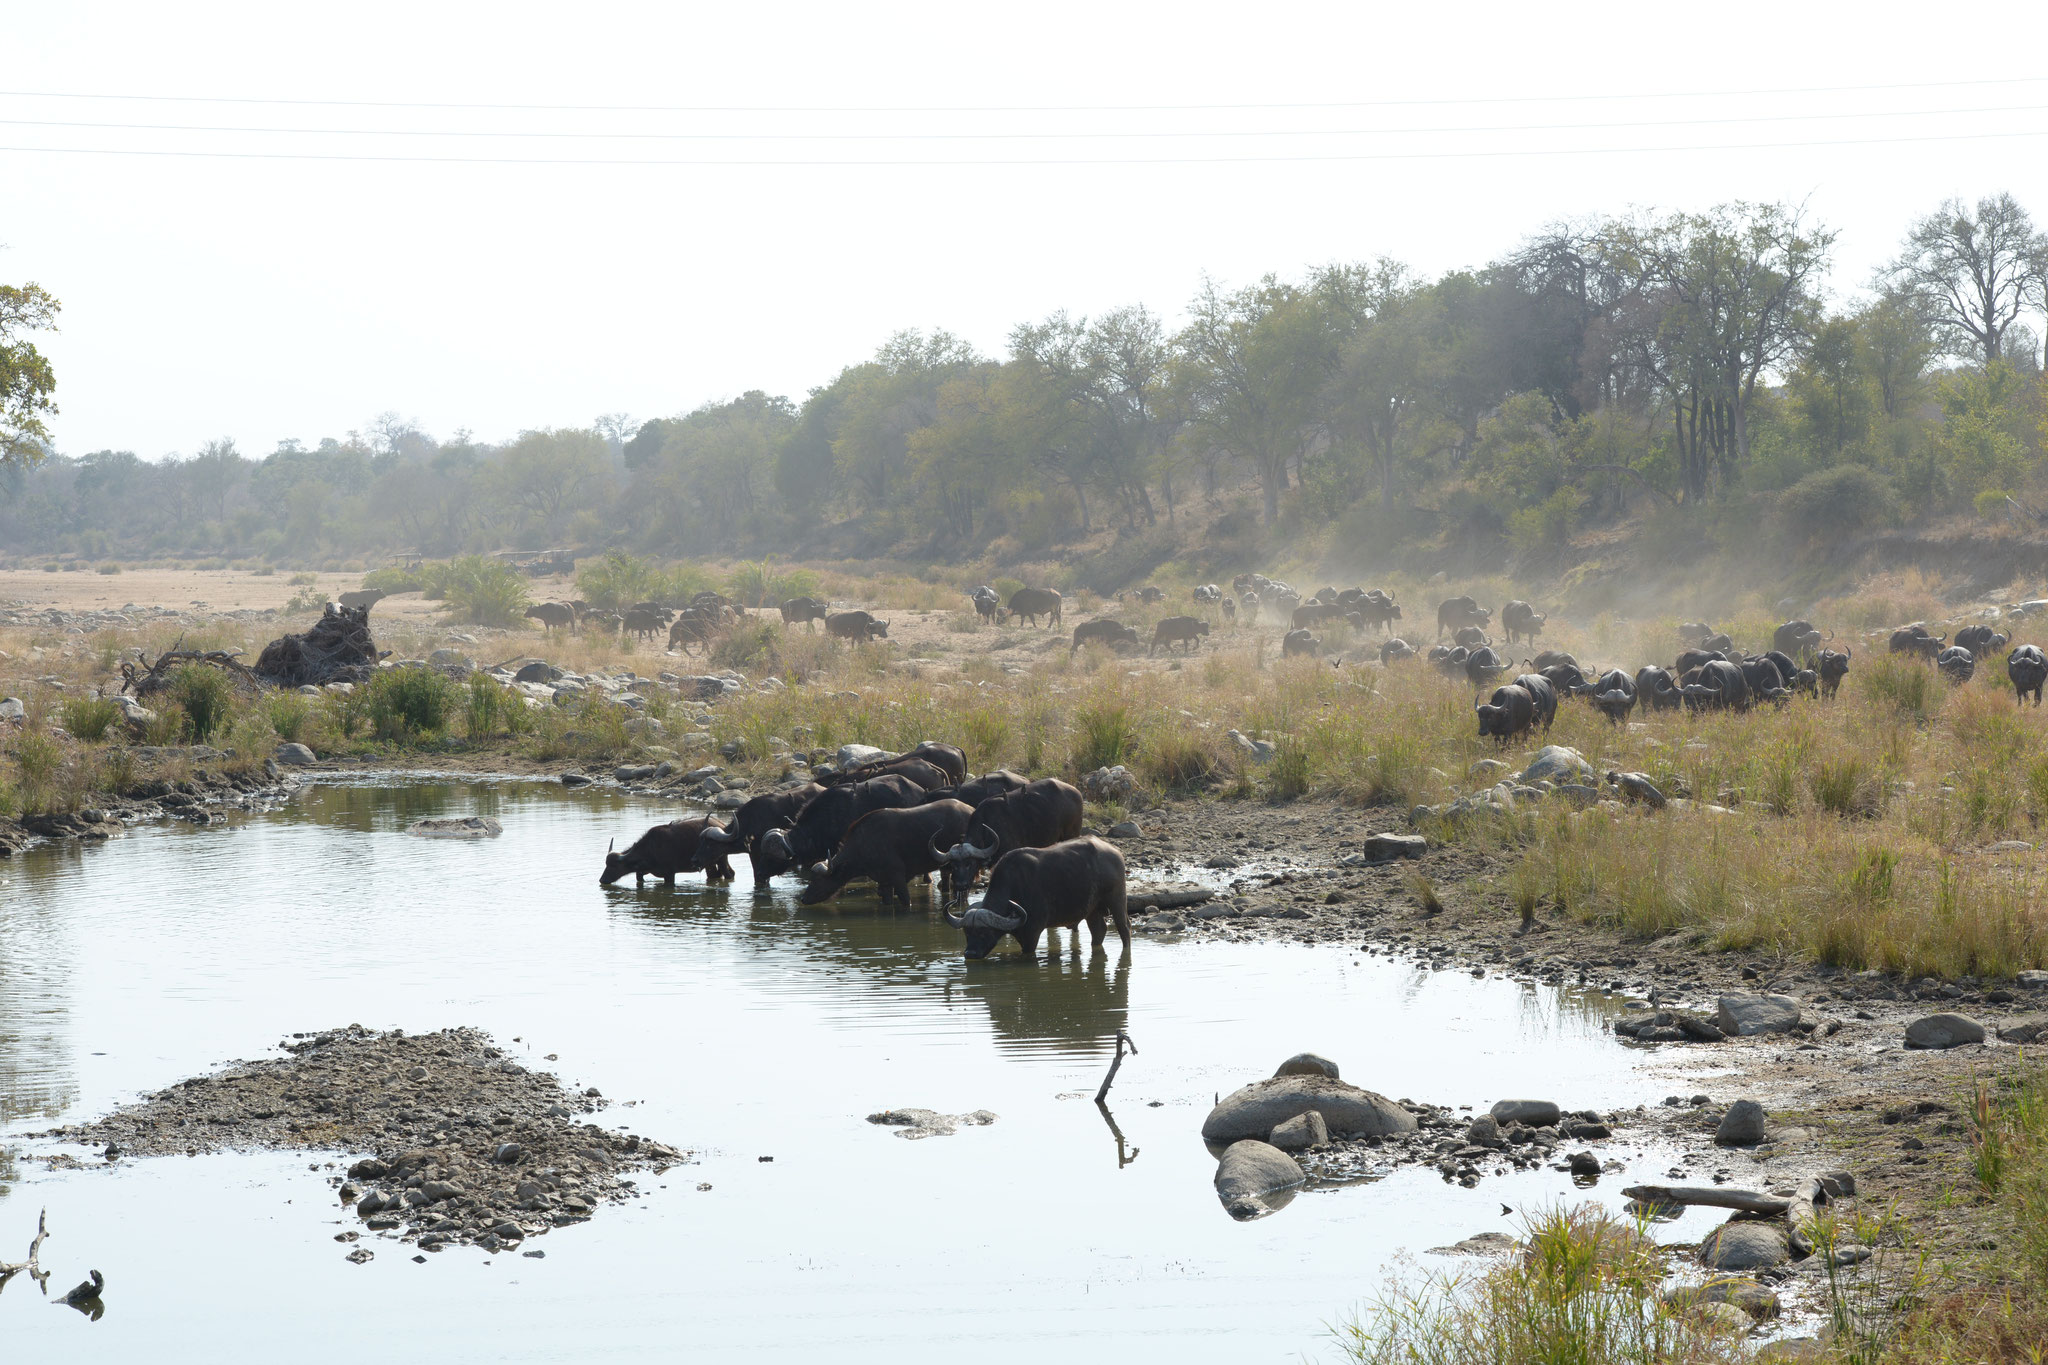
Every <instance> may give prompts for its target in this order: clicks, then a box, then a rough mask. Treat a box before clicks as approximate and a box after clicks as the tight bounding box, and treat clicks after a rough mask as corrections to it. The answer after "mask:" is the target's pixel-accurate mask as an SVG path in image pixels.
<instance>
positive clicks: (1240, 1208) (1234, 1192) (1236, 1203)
mask: <svg viewBox="0 0 2048 1365" xmlns="http://www.w3.org/2000/svg"><path fill="white" fill-rule="evenodd" d="M1307 1179H1308V1177H1307V1176H1305V1175H1303V1174H1302V1170H1301V1167H1300V1166H1299V1165H1297V1164H1296V1163H1295V1160H1294V1158H1293V1157H1291V1156H1289V1155H1287V1153H1285V1152H1283V1151H1281V1150H1280V1149H1279V1148H1278V1147H1275V1146H1273V1145H1272V1144H1271V1143H1267V1142H1259V1141H1257V1140H1255V1139H1247V1140H1246V1141H1243V1142H1233V1143H1232V1144H1230V1147H1229V1149H1228V1150H1227V1151H1225V1152H1224V1153H1223V1158H1222V1160H1220V1161H1218V1162H1217V1163H1216V1197H1217V1198H1218V1199H1221V1200H1222V1201H1223V1207H1224V1208H1225V1209H1226V1210H1228V1211H1229V1213H1230V1216H1231V1217H1232V1218H1237V1219H1248V1218H1260V1217H1263V1216H1265V1215H1266V1214H1269V1213H1271V1212H1273V1210H1274V1209H1275V1208H1278V1207H1279V1206H1280V1205H1281V1204H1284V1203H1285V1202H1286V1201H1285V1200H1275V1199H1274V1196H1275V1195H1281V1194H1286V1195H1291V1194H1292V1192H1293V1191H1295V1190H1297V1189H1299V1188H1301V1185H1302V1183H1303V1182H1304V1181H1306V1180H1307Z"/></svg>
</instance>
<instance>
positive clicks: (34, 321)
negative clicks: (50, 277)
mask: <svg viewBox="0 0 2048 1365" xmlns="http://www.w3.org/2000/svg"><path fill="white" fill-rule="evenodd" d="M62 306H63V305H61V304H59V303H58V302H57V300H56V299H55V298H54V297H52V296H51V294H50V292H49V291H48V290H46V289H44V288H43V287H42V286H41V285H38V284H22V285H12V284H0V464H5V465H15V466H26V465H33V464H36V463H38V462H39V461H41V460H42V458H43V457H44V455H46V454H47V453H48V452H49V446H50V429H49V428H48V427H47V426H45V425H44V423H43V419H44V418H45V417H50V416H55V415H56V412H57V404H56V401H55V400H54V399H53V398H52V397H51V395H52V394H54V393H55V392H56V391H57V372H56V371H55V370H54V369H52V368H51V366H50V362H49V360H48V358H47V357H45V356H44V355H43V353H42V352H40V351H38V350H37V349H36V348H35V345H34V343H32V342H30V341H29V340H28V339H27V338H26V337H25V336H24V335H23V333H26V332H47V331H54V330H55V329H56V326H57V313H58V311H59V309H61V308H62Z"/></svg>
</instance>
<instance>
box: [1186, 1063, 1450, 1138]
mask: <svg viewBox="0 0 2048 1365" xmlns="http://www.w3.org/2000/svg"><path fill="white" fill-rule="evenodd" d="M1311 1109H1313V1110H1316V1111H1318V1112H1319V1113H1321V1114H1322V1116H1323V1122H1324V1123H1325V1124H1327V1125H1328V1126H1329V1130H1330V1131H1331V1132H1333V1133H1358V1134H1361V1135H1364V1136H1367V1137H1386V1136H1389V1135H1391V1134H1394V1133H1412V1132H1414V1131H1415V1115H1413V1114H1411V1113H1409V1112H1408V1111H1407V1110H1406V1109H1403V1108H1402V1107H1401V1106H1400V1105H1398V1104H1395V1103H1394V1102H1393V1101H1392V1100H1390V1099H1388V1098H1387V1097H1386V1096H1384V1095H1376V1094H1374V1093H1373V1092H1372V1091H1370V1090H1361V1089H1359V1088H1358V1087H1357V1086H1355V1085H1346V1084H1345V1083H1344V1082H1343V1081H1334V1080H1331V1079H1330V1078H1329V1077H1327V1076H1274V1077H1272V1078H1271V1079H1270V1080H1263V1081H1253V1082H1252V1083H1251V1084H1250V1085H1248V1086H1245V1087H1244V1088H1243V1089H1241V1090H1237V1091H1234V1092H1232V1093H1231V1094H1228V1095H1225V1096H1224V1097H1223V1100H1222V1102H1221V1103H1219V1104H1218V1105H1217V1106H1216V1107H1215V1108H1214V1109H1211V1110H1210V1111H1209V1117H1208V1118H1207V1119H1205V1120H1203V1122H1202V1138H1203V1140H1204V1141H1206V1142H1211V1143H1225V1142H1236V1141H1238V1140H1239V1139H1241V1138H1263V1137H1265V1136H1266V1135H1267V1134H1268V1133H1270V1132H1272V1131H1273V1130H1274V1129H1275V1128H1278V1127H1279V1126H1280V1125H1281V1124H1283V1123H1285V1122H1287V1120H1289V1119H1291V1118H1294V1117H1295V1116H1296V1115H1299V1114H1306V1113H1307V1112H1309V1111H1310V1110H1311Z"/></svg>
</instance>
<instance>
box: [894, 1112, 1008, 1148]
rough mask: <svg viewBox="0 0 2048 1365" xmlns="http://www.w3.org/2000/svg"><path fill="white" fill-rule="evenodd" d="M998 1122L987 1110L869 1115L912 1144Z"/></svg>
mask: <svg viewBox="0 0 2048 1365" xmlns="http://www.w3.org/2000/svg"><path fill="white" fill-rule="evenodd" d="M995 1121H996V1116H995V1115H994V1114H991V1113H990V1112H989V1111H988V1110H986V1109H977V1110H975V1111H974V1112H973V1113H971V1114H941V1113H939V1112H938V1111H937V1110H936V1109H884V1110H882V1111H881V1112H880V1113H879V1114H869V1115H868V1122H869V1123H874V1124H880V1125H882V1126H884V1127H889V1128H894V1129H895V1130H896V1136H897V1137H900V1138H906V1139H908V1140H910V1141H912V1142H915V1141H917V1140H918V1139H920V1138H928V1137H951V1136H953V1134H955V1133H957V1132H959V1131H960V1130H961V1129H962V1128H985V1127H987V1126H988V1125H989V1124H991V1123H994V1122H995Z"/></svg>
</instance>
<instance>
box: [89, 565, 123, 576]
mask: <svg viewBox="0 0 2048 1365" xmlns="http://www.w3.org/2000/svg"><path fill="white" fill-rule="evenodd" d="M93 572H95V573H101V574H117V573H119V572H121V566H120V565H119V564H102V565H100V566H99V568H97V569H95V570H94V571H93Z"/></svg>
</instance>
